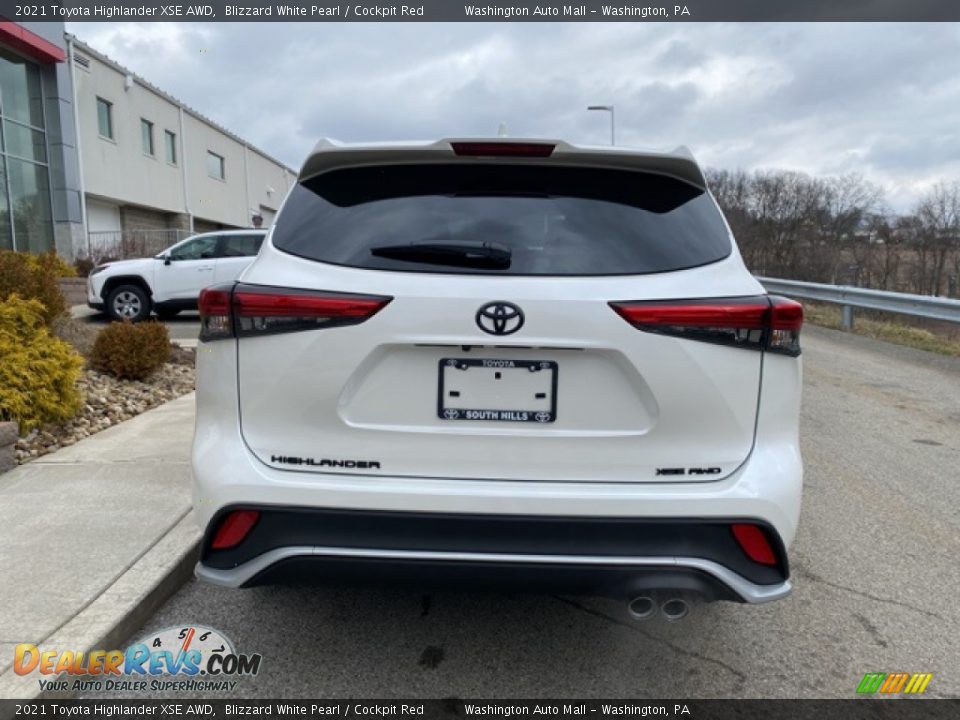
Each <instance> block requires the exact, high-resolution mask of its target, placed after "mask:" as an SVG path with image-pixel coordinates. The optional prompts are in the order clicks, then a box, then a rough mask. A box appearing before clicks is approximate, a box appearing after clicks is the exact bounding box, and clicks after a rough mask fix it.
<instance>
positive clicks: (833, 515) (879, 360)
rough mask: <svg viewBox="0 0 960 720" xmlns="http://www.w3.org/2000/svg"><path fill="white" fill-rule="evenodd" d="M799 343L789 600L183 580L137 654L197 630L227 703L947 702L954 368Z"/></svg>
mask: <svg viewBox="0 0 960 720" xmlns="http://www.w3.org/2000/svg"><path fill="white" fill-rule="evenodd" d="M803 346H804V362H805V385H804V405H803V416H802V440H803V451H804V460H805V464H806V486H805V491H804V508H803V516H802V522H801V526H800V532H799V535H798V537H797V540H796V542H795V543H794V546H793V548H792V553H791V559H792V571H793V581H794V586H795V590H794V593H793V594H792V595H791V596H790V597H789V598H787V599H786V600H783V601H780V602H777V603H772V604H769V605H761V606H745V605H736V604H730V603H715V604H712V605H702V606H699V607H697V608H695V609H694V611H693V612H692V613H691V615H689V616H688V617H687V618H686V619H685V620H684V621H682V622H679V623H667V622H665V621H663V620H662V619H659V618H657V619H652V620H647V621H642V622H637V621H633V620H631V619H629V617H628V615H627V613H626V610H625V608H624V607H623V606H622V605H621V604H619V603H615V602H612V601H608V600H600V599H583V598H574V597H566V596H552V595H519V594H497V593H488V594H467V593H453V592H451V593H435V594H429V595H424V594H420V593H413V592H399V591H391V590H364V589H351V590H344V589H323V588H296V587H272V588H257V589H253V590H240V591H237V590H226V589H221V588H216V587H212V586H208V585H204V584H201V583H198V582H197V581H195V580H191V581H190V582H188V583H187V584H186V585H184V587H183V588H182V589H181V590H180V592H179V593H177V594H176V595H175V596H174V597H173V598H172V599H171V600H169V601H168V602H167V603H166V604H165V605H164V606H163V607H162V608H161V609H160V610H159V611H158V612H157V613H156V615H154V616H153V617H152V618H151V619H150V620H149V621H148V622H147V623H146V624H145V625H144V627H143V628H142V629H141V630H140V631H138V632H136V633H134V634H133V635H132V636H131V640H133V639H134V638H137V637H140V636H142V635H143V634H144V633H145V632H147V631H152V630H157V629H160V628H165V627H170V626H185V625H187V624H203V625H206V626H211V627H214V628H217V629H218V630H220V631H222V632H223V633H224V634H225V635H226V636H228V637H229V638H231V639H232V640H233V642H234V644H235V646H236V648H237V650H238V651H239V652H244V653H261V654H262V656H263V662H262V666H261V670H260V673H259V675H258V676H256V677H252V678H251V677H247V678H243V679H241V680H240V682H239V684H238V686H237V688H236V689H235V690H234V691H233V692H232V693H230V694H229V695H228V696H229V697H231V698H237V697H248V698H266V697H270V698H275V697H290V698H293V697H304V696H309V697H315V698H322V697H368V698H369V697H381V698H382V697H438V698H451V697H456V698H469V697H489V698H523V697H631V698H655V697H677V696H682V697H693V698H713V697H748V698H750V697H783V698H792V697H839V698H848V697H852V696H854V691H855V689H856V686H857V684H858V683H859V681H860V679H861V678H862V677H863V675H864V674H865V673H867V672H894V671H905V672H931V673H933V679H932V681H931V682H930V684H929V686H928V688H927V691H926V695H927V696H933V697H958V696H960V643H958V640H957V638H958V637H960V602H958V597H960V562H958V560H957V558H958V557H960V473H958V467H960V360H957V359H950V358H943V357H939V356H934V355H931V354H928V353H923V352H920V351H914V350H910V349H905V348H898V347H895V346H892V345H889V344H886V343H881V342H877V341H873V340H869V339H866V338H860V337H856V336H850V335H845V334H842V333H839V332H835V331H830V330H822V329H817V328H806V329H805V330H804V339H803ZM190 694H191V693H186V695H187V696H189V695H190ZM194 694H195V693H194ZM101 696H102V695H101ZM110 696H111V697H119V696H120V695H119V694H113V695H110ZM211 696H215V693H213V694H211ZM139 697H143V696H139Z"/></svg>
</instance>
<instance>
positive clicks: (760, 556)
mask: <svg viewBox="0 0 960 720" xmlns="http://www.w3.org/2000/svg"><path fill="white" fill-rule="evenodd" d="M730 529H731V530H732V531H733V536H734V537H735V538H736V539H737V543H739V545H740V547H741V548H742V549H743V551H744V552H745V553H746V554H747V557H748V558H750V559H751V560H753V561H754V562H755V563H760V564H761V565H776V564H777V557H776V555H774V553H773V548H772V547H770V541H769V540H767V535H766V533H764V532H763V530H762V529H761V528H759V527H758V526H756V525H747V524H736V525H731V526H730Z"/></svg>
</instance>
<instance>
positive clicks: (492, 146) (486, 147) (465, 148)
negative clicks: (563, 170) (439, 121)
mask: <svg viewBox="0 0 960 720" xmlns="http://www.w3.org/2000/svg"><path fill="white" fill-rule="evenodd" d="M450 146H451V147H452V148H453V152H454V154H455V155H472V156H474V157H538V158H543V157H550V156H551V155H552V154H553V149H554V148H555V147H556V146H555V145H554V144H553V143H517V142H455V143H450Z"/></svg>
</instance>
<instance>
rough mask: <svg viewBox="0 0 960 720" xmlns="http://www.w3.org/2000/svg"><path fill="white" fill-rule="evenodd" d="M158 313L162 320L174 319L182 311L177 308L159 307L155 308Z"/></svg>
mask: <svg viewBox="0 0 960 720" xmlns="http://www.w3.org/2000/svg"><path fill="white" fill-rule="evenodd" d="M154 312H155V313H157V317H158V318H160V319H161V320H173V319H174V318H175V317H176V316H177V315H179V314H180V311H179V310H177V309H175V308H163V309H162V310H161V309H160V308H157V309H156V310H154Z"/></svg>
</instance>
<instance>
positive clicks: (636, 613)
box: [627, 595, 690, 622]
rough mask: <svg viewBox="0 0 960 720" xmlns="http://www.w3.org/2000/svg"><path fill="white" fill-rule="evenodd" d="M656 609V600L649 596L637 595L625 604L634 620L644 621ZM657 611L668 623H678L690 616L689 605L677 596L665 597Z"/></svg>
mask: <svg viewBox="0 0 960 720" xmlns="http://www.w3.org/2000/svg"><path fill="white" fill-rule="evenodd" d="M657 609H658V603H657V600H656V598H655V597H654V596H651V595H638V596H637V597H635V598H633V599H632V600H631V601H630V602H628V603H627V611H628V612H629V613H630V617H632V618H633V619H634V620H646V619H647V618H650V617H652V616H653V615H654V613H656V612H657ZM659 610H660V614H661V615H663V617H664V619H666V620H667V621H668V622H679V621H680V620H683V619H684V618H685V617H686V616H687V615H689V614H690V603H689V602H688V601H687V600H686V599H685V598H683V597H680V596H677V595H670V596H665V597H663V598H662V599H661V601H660V603H659Z"/></svg>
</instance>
